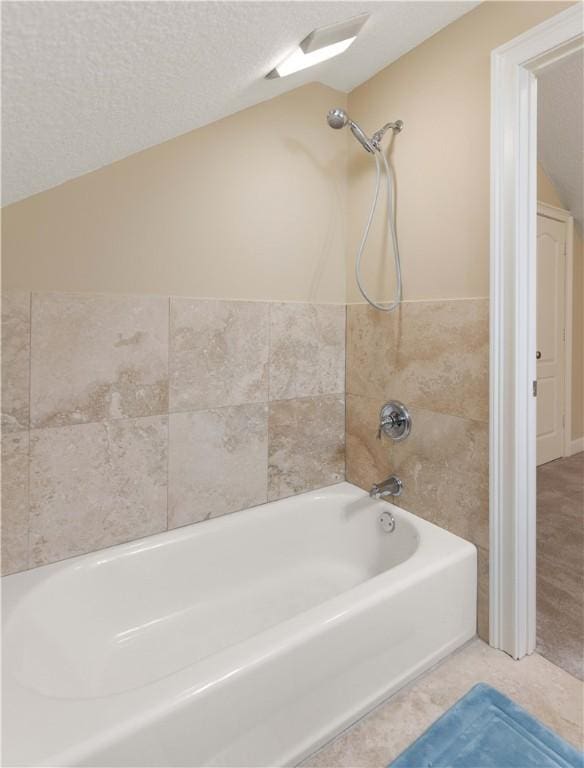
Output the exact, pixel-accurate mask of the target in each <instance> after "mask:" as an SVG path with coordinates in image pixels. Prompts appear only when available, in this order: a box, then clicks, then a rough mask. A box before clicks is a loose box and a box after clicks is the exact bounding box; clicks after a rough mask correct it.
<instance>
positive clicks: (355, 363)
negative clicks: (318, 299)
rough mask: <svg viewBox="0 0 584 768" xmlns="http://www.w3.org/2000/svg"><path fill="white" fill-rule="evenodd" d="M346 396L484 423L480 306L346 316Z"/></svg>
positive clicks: (484, 325)
mask: <svg viewBox="0 0 584 768" xmlns="http://www.w3.org/2000/svg"><path fill="white" fill-rule="evenodd" d="M347 323H348V327H347V392H348V393H349V394H352V395H367V396H369V397H375V398H378V399H380V400H388V399H396V400H402V401H403V402H404V403H406V405H408V406H418V407H420V408H426V409H427V410H432V411H435V412H436V413H446V414H451V415H453V416H462V417H465V418H470V419H475V420H478V421H487V420H488V403H489V381H488V378H489V377H488V359H489V358H488V356H489V312H488V301H487V300H486V299H471V300H468V301H429V302H410V303H405V304H402V305H401V307H400V308H399V309H398V310H396V311H395V312H391V313H384V312H378V311H376V310H374V309H372V308H371V307H369V306H367V305H363V304H354V305H350V306H349V307H348V310H347Z"/></svg>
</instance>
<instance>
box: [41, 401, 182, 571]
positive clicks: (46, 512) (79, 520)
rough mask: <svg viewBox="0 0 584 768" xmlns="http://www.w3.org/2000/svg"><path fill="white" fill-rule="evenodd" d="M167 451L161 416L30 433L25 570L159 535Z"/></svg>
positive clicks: (162, 523)
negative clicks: (27, 552) (28, 532)
mask: <svg viewBox="0 0 584 768" xmlns="http://www.w3.org/2000/svg"><path fill="white" fill-rule="evenodd" d="M167 448H168V425H167V417H166V416H152V417H147V418H140V419H129V420H116V421H110V422H101V423H98V424H83V425H78V426H75V427H56V428H49V429H38V430H33V431H32V432H31V445H30V453H31V466H30V502H31V505H30V561H31V565H43V564H45V563H50V562H53V561H55V560H62V559H63V558H66V557H71V556H73V555H79V554H82V553H84V552H92V551H94V550H97V549H101V548H103V547H108V546H111V545H112V544H118V543H120V542H123V541H130V540H132V539H137V538H140V537H142V536H148V535H150V534H153V533H158V532H160V531H162V530H164V529H165V528H166V503H167Z"/></svg>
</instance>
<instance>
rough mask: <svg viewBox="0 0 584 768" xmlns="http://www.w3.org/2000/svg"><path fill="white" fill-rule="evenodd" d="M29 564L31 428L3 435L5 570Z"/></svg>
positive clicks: (3, 538)
mask: <svg viewBox="0 0 584 768" xmlns="http://www.w3.org/2000/svg"><path fill="white" fill-rule="evenodd" d="M27 566H28V432H9V433H5V434H4V435H3V436H2V574H3V575H4V574H7V573H14V572H16V571H22V570H24V569H25V568H27Z"/></svg>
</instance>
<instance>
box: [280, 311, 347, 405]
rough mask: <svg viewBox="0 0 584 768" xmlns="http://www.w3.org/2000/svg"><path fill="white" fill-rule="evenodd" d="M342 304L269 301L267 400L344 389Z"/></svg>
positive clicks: (343, 313)
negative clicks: (268, 393)
mask: <svg viewBox="0 0 584 768" xmlns="http://www.w3.org/2000/svg"><path fill="white" fill-rule="evenodd" d="M345 316H346V310H345V307H344V306H337V305H333V304H291V303H290V304H287V303H274V304H272V305H271V321H270V400H285V399H291V398H298V397H309V396H312V395H326V394H342V393H343V392H344V391H345Z"/></svg>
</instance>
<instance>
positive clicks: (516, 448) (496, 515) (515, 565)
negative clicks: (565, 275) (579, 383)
mask: <svg viewBox="0 0 584 768" xmlns="http://www.w3.org/2000/svg"><path fill="white" fill-rule="evenodd" d="M583 34H584V23H583V16H582V8H581V6H580V4H577V5H575V6H573V7H571V8H568V9H567V10H566V11H563V12H562V13H558V14H557V15H555V16H552V18H550V19H548V20H547V21H545V22H543V23H542V24H539V25H538V26H536V27H534V28H533V29H531V30H529V31H528V32H526V33H525V34H523V35H521V36H520V37H516V38H515V39H514V40H511V41H510V42H509V43H506V44H505V45H503V46H501V47H500V48H497V49H495V50H494V51H493V52H492V54H491V273H490V278H491V321H490V325H491V327H490V347H491V349H490V481H489V491H490V563H489V569H490V611H489V613H490V616H489V619H490V634H489V638H490V643H491V645H493V646H494V647H495V648H500V649H502V650H504V651H506V652H507V653H509V654H510V655H511V656H513V657H514V658H517V659H519V658H521V657H522V656H524V655H525V654H528V653H532V652H533V651H534V649H535V619H536V615H535V549H536V538H535V435H536V423H535V419H536V412H535V398H534V396H533V390H532V387H533V382H534V381H535V380H536V369H535V351H536V346H535V344H536V322H535V320H536V293H535V287H536V286H535V274H536V264H535V257H536V226H535V225H536V211H537V191H536V189H537V187H536V178H537V78H536V73H537V72H538V71H540V70H541V69H543V68H544V67H545V66H547V65H549V64H551V63H553V62H555V61H557V60H559V59H561V58H563V57H564V56H567V55H569V54H570V53H572V52H573V51H575V50H577V49H578V48H580V47H582V36H583Z"/></svg>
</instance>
